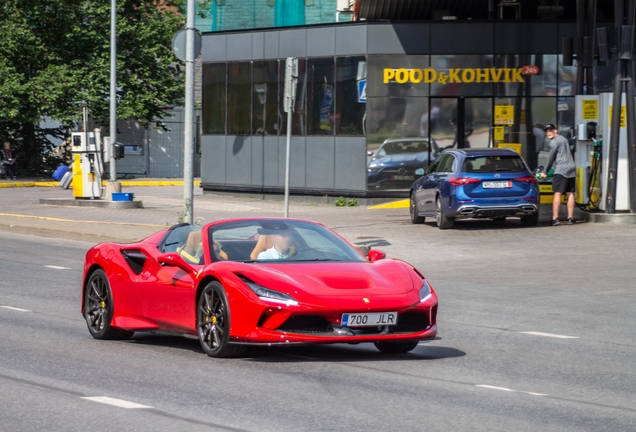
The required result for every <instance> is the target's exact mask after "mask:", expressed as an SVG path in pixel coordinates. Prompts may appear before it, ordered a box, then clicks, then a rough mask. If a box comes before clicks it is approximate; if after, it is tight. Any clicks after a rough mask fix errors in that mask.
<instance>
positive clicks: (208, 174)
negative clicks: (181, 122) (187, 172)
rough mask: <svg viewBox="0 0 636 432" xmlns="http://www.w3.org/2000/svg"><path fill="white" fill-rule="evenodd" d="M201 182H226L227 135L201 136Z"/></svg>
mask: <svg viewBox="0 0 636 432" xmlns="http://www.w3.org/2000/svg"><path fill="white" fill-rule="evenodd" d="M201 167H203V168H204V169H202V170H201V183H204V184H208V183H212V184H225V136H214V135H202V136H201Z"/></svg>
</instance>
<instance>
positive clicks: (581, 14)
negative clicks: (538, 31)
mask: <svg viewBox="0 0 636 432" xmlns="http://www.w3.org/2000/svg"><path fill="white" fill-rule="evenodd" d="M584 36H585V0H576V94H577V95H581V94H583V88H584V86H583V37H584Z"/></svg>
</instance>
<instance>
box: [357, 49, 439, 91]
mask: <svg viewBox="0 0 636 432" xmlns="http://www.w3.org/2000/svg"><path fill="white" fill-rule="evenodd" d="M428 68H429V56H423V55H413V56H405V55H402V56H397V55H385V56H377V55H376V56H369V64H368V67H367V70H368V76H369V82H368V87H367V96H369V97H409V96H428V94H429V87H430V86H429V84H428V83H427V81H430V79H432V78H433V75H432V74H433V72H431V71H429V72H426V69H428Z"/></svg>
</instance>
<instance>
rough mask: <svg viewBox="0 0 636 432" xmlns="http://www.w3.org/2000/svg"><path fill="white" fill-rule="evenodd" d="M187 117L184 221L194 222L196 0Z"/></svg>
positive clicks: (189, 39)
mask: <svg viewBox="0 0 636 432" xmlns="http://www.w3.org/2000/svg"><path fill="white" fill-rule="evenodd" d="M186 31H187V33H186V77H185V78H186V84H185V87H186V88H185V119H184V124H183V140H184V143H183V201H184V204H183V222H187V223H190V224H192V223H193V205H192V204H193V203H192V197H193V184H194V176H193V168H194V139H193V138H194V32H195V31H196V30H195V28H194V0H188V16H187V21H186Z"/></svg>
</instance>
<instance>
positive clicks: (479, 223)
mask: <svg viewBox="0 0 636 432" xmlns="http://www.w3.org/2000/svg"><path fill="white" fill-rule="evenodd" d="M547 224H548V223H547V222H546V223H545V224H543V225H547ZM425 225H428V226H429V227H431V228H437V225H436V224H435V220H434V219H433V221H432V222H429V221H428V220H427V221H426V222H425ZM541 225H542V223H541V222H539V225H537V226H536V227H524V226H523V225H521V222H520V221H519V219H518V218H510V219H506V220H505V221H503V222H497V221H494V220H492V219H462V220H458V221H455V225H454V226H453V228H452V229H451V230H450V231H484V230H517V229H524V230H527V229H532V228H540V227H541Z"/></svg>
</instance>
